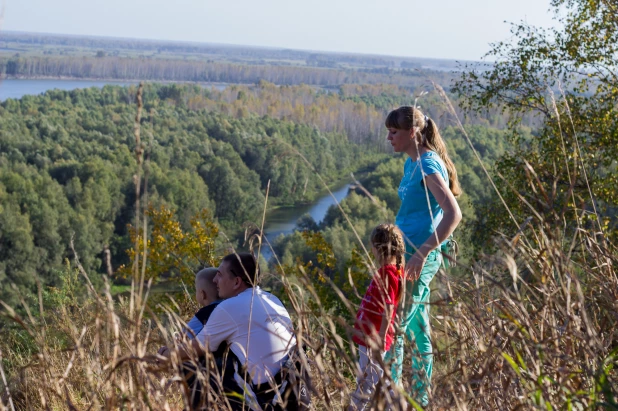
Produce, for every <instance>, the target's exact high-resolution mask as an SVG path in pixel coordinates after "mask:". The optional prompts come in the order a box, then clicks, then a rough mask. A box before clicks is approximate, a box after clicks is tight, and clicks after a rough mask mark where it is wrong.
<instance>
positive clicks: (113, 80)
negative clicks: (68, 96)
mask: <svg viewBox="0 0 618 411" xmlns="http://www.w3.org/2000/svg"><path fill="white" fill-rule="evenodd" d="M5 80H17V81H22V80H58V81H98V82H109V83H135V84H139V83H142V82H143V83H160V84H196V85H203V84H206V85H213V86H225V87H227V86H232V85H254V84H255V83H222V82H216V81H193V80H137V79H117V78H97V77H69V76H0V85H1V84H2V82H3V81H5Z"/></svg>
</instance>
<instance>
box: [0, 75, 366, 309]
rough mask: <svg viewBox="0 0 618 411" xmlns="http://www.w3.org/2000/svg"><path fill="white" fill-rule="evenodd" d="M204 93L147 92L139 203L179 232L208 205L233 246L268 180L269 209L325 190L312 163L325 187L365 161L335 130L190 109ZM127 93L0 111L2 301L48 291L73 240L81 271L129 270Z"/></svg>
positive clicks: (187, 89) (71, 96) (53, 97)
mask: <svg viewBox="0 0 618 411" xmlns="http://www.w3.org/2000/svg"><path fill="white" fill-rule="evenodd" d="M265 87H271V86H265ZM208 93H210V91H208V90H204V89H202V88H199V87H194V86H179V85H166V86H160V85H152V86H150V85H149V86H146V88H145V91H144V102H145V105H144V115H143V116H142V124H141V129H142V136H143V141H144V146H145V147H144V149H145V152H146V154H147V161H146V162H145V164H144V170H145V176H144V180H143V186H147V189H146V191H147V196H148V197H147V201H148V202H149V203H151V204H153V205H154V206H155V207H159V206H161V205H164V206H166V207H167V208H168V209H169V210H173V211H174V212H175V213H176V216H177V218H178V221H179V224H180V226H181V227H182V229H183V230H188V229H190V228H191V218H192V217H193V216H195V215H196V214H197V213H198V212H199V211H200V210H202V209H204V208H206V209H209V210H212V217H214V218H215V220H216V221H217V222H218V223H219V224H220V225H221V226H222V228H223V229H224V230H225V231H226V233H227V235H228V237H230V238H231V239H232V240H234V239H235V238H236V235H237V234H238V233H239V232H240V231H241V226H242V224H243V223H245V222H256V221H258V220H259V219H260V218H261V215H262V211H263V210H262V209H263V205H264V195H263V193H264V192H265V191H266V186H267V184H268V182H269V181H270V187H271V190H270V197H269V204H273V205H276V204H282V203H284V204H295V203H297V202H306V201H310V200H312V199H313V198H314V197H315V196H316V195H317V194H318V193H319V192H320V191H321V189H322V186H321V183H320V182H319V180H318V178H317V177H316V175H315V172H313V171H312V168H313V169H315V170H316V171H317V172H318V173H320V175H321V176H322V177H323V178H325V179H326V180H327V181H333V180H335V179H337V180H338V179H340V177H341V175H342V174H343V173H345V172H348V171H351V170H355V167H357V163H356V162H355V161H358V164H360V165H362V164H363V161H362V159H363V157H364V155H363V152H362V150H361V148H360V147H359V146H357V145H355V144H352V143H350V141H348V139H347V137H346V135H344V134H342V133H340V132H339V133H335V132H322V131H319V129H317V128H315V127H312V126H306V125H301V124H295V123H292V122H290V121H282V120H276V119H273V118H271V117H268V116H257V115H255V114H249V112H247V115H242V116H241V117H242V118H234V117H233V116H229V115H226V114H222V113H219V112H216V111H214V112H213V111H212V110H210V109H206V108H205V107H201V108H198V107H195V104H193V106H192V102H193V103H196V102H197V101H198V100H199V99H198V97H199V98H201V99H205V98H206V95H207V94H208ZM135 94H136V88H135V87H134V86H131V87H126V88H121V87H111V86H106V87H104V88H103V89H95V88H92V89H86V90H74V91H70V92H67V91H59V90H53V91H49V92H47V93H45V94H44V95H41V96H36V97H33V96H25V97H24V98H22V99H21V100H12V99H8V100H6V101H4V102H2V103H1V104H0V210H2V212H1V213H0V280H1V281H0V284H1V285H0V298H1V299H5V300H7V301H8V302H9V303H15V302H16V300H15V297H14V293H13V292H12V291H11V290H12V286H11V284H15V285H17V286H18V288H19V289H20V290H21V291H22V292H27V291H34V288H35V281H34V279H35V278H36V277H37V276H38V277H39V278H41V280H42V282H43V284H45V285H51V286H56V285H57V281H59V279H58V276H57V270H59V269H61V267H62V261H63V260H64V259H65V258H73V253H72V251H70V248H69V244H70V242H71V239H73V241H74V244H75V249H76V252H77V254H78V255H79V257H80V260H81V262H82V263H83V265H84V268H85V269H86V271H88V272H92V273H95V272H106V271H114V269H115V268H116V267H118V266H120V265H122V264H128V263H129V261H128V260H127V257H126V254H125V250H126V249H128V248H130V247H131V242H130V238H129V233H128V231H127V225H128V224H130V223H133V222H134V209H135V206H134V205H135V189H134V182H133V176H134V174H135V170H136V168H137V164H136V161H135V157H134V155H133V154H132V152H133V151H134V145H135V140H134V138H133V127H134V123H133V121H134V120H133V119H134V116H135V106H134V104H133V100H134V98H135ZM235 94H236V93H235ZM272 94H273V95H275V94H274V91H273V92H272ZM220 98H222V97H221V96H220ZM209 101H212V100H209ZM221 103H223V102H221ZM248 108H249V109H251V110H254V109H255V107H252V106H250V105H249V106H248ZM222 111H227V110H226V109H225V108H224V110H222ZM234 114H235V113H234ZM298 153H301V154H302V155H303V156H304V157H305V158H306V159H307V160H308V162H309V163H310V164H306V163H305V162H304V161H301V160H299V154H298ZM353 160H355V161H353ZM146 179H147V182H146ZM142 192H144V190H142ZM142 200H143V201H146V198H144V199H142ZM108 253H109V254H110V255H111V259H110V260H109V261H110V262H111V266H107V259H106V258H104V256H105V255H107V254H108Z"/></svg>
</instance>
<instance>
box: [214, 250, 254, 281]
mask: <svg viewBox="0 0 618 411" xmlns="http://www.w3.org/2000/svg"><path fill="white" fill-rule="evenodd" d="M221 262H222V263H229V265H230V272H231V273H232V274H233V275H234V276H235V277H240V278H241V279H242V280H243V282H244V283H245V284H247V286H249V287H253V286H254V285H257V284H258V280H259V277H260V272H259V268H258V265H257V261H256V260H255V257H253V254H249V253H234V254H229V255H226V256H225V257H223V260H221Z"/></svg>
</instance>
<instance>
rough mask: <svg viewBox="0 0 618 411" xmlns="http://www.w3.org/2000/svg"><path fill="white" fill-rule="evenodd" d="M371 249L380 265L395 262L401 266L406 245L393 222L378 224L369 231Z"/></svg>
mask: <svg viewBox="0 0 618 411" xmlns="http://www.w3.org/2000/svg"><path fill="white" fill-rule="evenodd" d="M371 249H372V250H373V253H374V255H375V257H376V259H377V260H378V263H379V264H380V265H384V264H392V263H395V264H396V265H397V266H399V267H403V257H404V254H405V251H406V245H405V243H404V241H403V235H402V234H401V231H400V230H399V229H398V228H397V226H395V225H394V224H380V225H379V226H377V227H376V228H374V229H373V232H372V233H371Z"/></svg>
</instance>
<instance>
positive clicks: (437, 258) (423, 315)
mask: <svg viewBox="0 0 618 411" xmlns="http://www.w3.org/2000/svg"><path fill="white" fill-rule="evenodd" d="M441 264H442V254H441V253H440V251H439V250H434V251H432V252H431V253H429V255H428V256H427V260H426V261H425V265H424V266H423V269H422V271H421V276H420V278H419V279H418V280H417V281H415V282H411V281H406V295H405V300H404V301H403V307H401V310H400V311H399V312H400V313H401V317H400V318H402V322H401V324H400V327H401V331H402V332H400V333H399V334H398V335H397V336H396V337H395V341H393V345H392V346H391V349H390V350H389V352H388V353H386V356H385V358H384V362H385V364H389V363H390V364H391V378H392V379H393V382H394V383H395V384H398V385H399V384H401V382H402V381H401V375H402V371H403V357H404V352H403V345H404V335H405V337H406V338H407V339H408V340H409V341H410V342H411V343H412V344H411V345H412V378H411V380H410V388H411V391H412V392H411V393H410V394H411V396H412V398H414V399H415V400H416V401H417V402H418V403H419V404H421V405H422V406H426V405H427V403H428V402H429V386H430V383H431V372H432V369H433V349H432V346H431V324H430V322H429V293H430V288H429V284H430V283H431V280H432V279H433V277H434V276H435V275H436V273H437V272H438V269H439V268H440V265H441ZM402 333H403V335H402Z"/></svg>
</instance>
